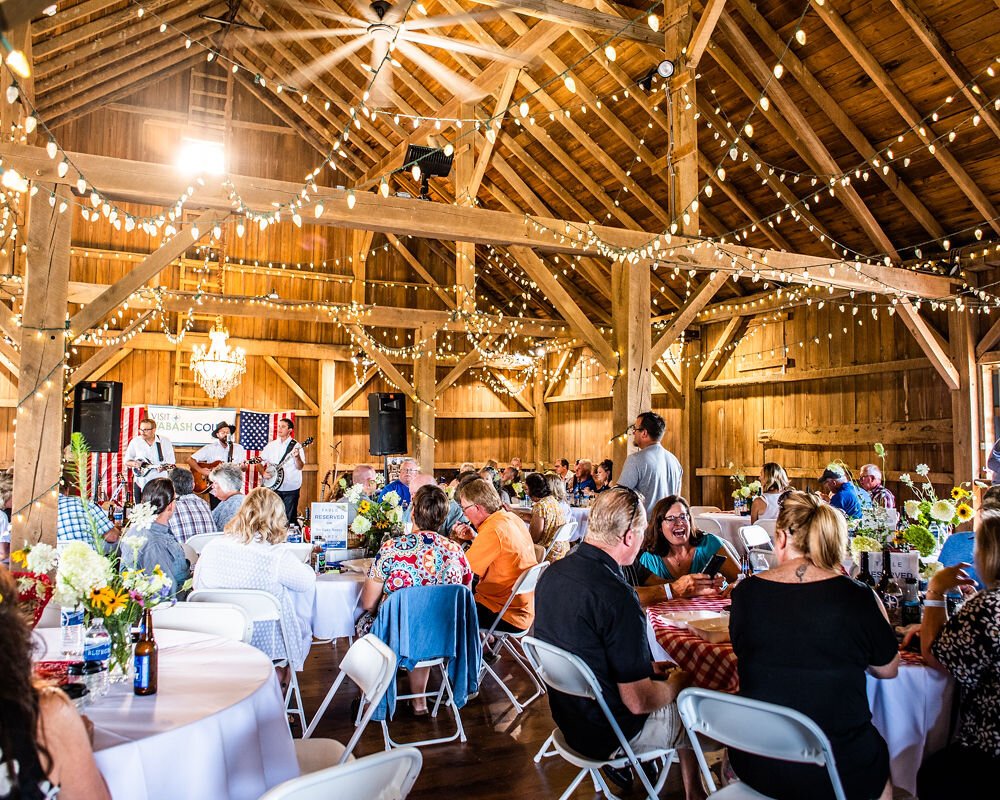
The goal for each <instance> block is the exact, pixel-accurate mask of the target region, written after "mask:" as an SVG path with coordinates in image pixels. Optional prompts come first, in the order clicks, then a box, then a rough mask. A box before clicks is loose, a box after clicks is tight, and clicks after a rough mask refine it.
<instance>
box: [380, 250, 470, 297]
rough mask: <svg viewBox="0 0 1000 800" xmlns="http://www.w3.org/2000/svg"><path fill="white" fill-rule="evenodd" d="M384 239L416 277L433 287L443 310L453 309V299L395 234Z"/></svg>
mask: <svg viewBox="0 0 1000 800" xmlns="http://www.w3.org/2000/svg"><path fill="white" fill-rule="evenodd" d="M385 238H386V239H388V240H389V244H391V245H392V246H393V247H395V248H396V250H398V251H399V254H400V255H401V256H402V257H403V260H404V261H405V262H406V263H407V264H409V265H410V267H411V269H412V270H413V271H414V272H416V273H417V275H419V276H420V277H421V278H422V279H423V280H424V282H425V283H427V284H429V285H430V286H432V287H434V293H435V294H436V295H437V296H438V297H439V298H440V299H441V302H443V303H444V305H445V308H454V307H455V298H454V297H452V296H451V295H449V294H448V293H447V292H446V291H445V290H444V289H442V288H441V287H440V286H439V285H438V282H437V280H435V278H434V276H433V275H431V274H430V273H429V272H428V271H427V270H426V269H424V265H423V264H421V263H420V262H419V261H418V260H417V259H416V257H415V256H414V255H413V253H411V252H410V251H409V249H408V248H407V246H406V245H405V244H403V243H402V242H401V241H400V240H399V237H398V236H396V235H395V234H392V233H387V234H386V235H385Z"/></svg>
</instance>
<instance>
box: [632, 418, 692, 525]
mask: <svg viewBox="0 0 1000 800" xmlns="http://www.w3.org/2000/svg"><path fill="white" fill-rule="evenodd" d="M666 427H667V423H666V422H664V420H663V417H661V416H660V415H659V414H657V413H655V412H653V411H643V412H642V413H641V414H639V416H638V417H636V418H635V424H634V425H632V427H631V429H630V430H631V433H632V444H634V445H635V446H636V447H638V448H639V450H638V452H636V453H632V455H630V456H629V457H628V458H627V459H625V466H624V467H622V472H621V475H620V476H619V478H618V485H619V486H627V487H629V488H630V489H634V490H635V491H637V492H638V493H639V494H641V495H642V497H643V500H644V501H645V503H646V513H647V514H648V515H649V516H650V517H652V513H653V506H654V505H656V501H657V500H660V499H662V498H664V497H667V496H669V495H672V494H680V493H681V478H682V477H683V476H684V470H683V468H682V467H681V463H680V462H679V461H678V460H677V457H676V456H675V455H674V454H673V453H671V452H670V451H669V450H667V449H666V448H665V447H663V446H662V445H661V444H660V439H662V438H663V431H664V430H666Z"/></svg>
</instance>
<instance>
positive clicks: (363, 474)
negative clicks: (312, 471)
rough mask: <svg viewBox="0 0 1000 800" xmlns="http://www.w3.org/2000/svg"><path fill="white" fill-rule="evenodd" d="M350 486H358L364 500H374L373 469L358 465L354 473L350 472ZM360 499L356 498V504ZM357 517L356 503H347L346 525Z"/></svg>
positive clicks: (342, 500)
mask: <svg viewBox="0 0 1000 800" xmlns="http://www.w3.org/2000/svg"><path fill="white" fill-rule="evenodd" d="M351 486H360V487H361V493H362V494H363V495H364V499H367V500H374V499H375V495H377V494H378V481H377V480H376V478H375V468H374V467H372V466H371V465H369V464H358V465H357V466H356V467H355V468H354V471H353V472H351ZM361 499H362V498H360V497H359V498H358V502H360V501H361ZM344 500H345V498H341V502H344ZM357 515H358V505H357V503H351V502H350V501H347V524H348V525H350V524H351V523H352V522H354V518H355V517H356V516H357Z"/></svg>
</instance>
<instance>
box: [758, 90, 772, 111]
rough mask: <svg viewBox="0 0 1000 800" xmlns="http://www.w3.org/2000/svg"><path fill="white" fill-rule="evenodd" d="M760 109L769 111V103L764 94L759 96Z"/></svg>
mask: <svg viewBox="0 0 1000 800" xmlns="http://www.w3.org/2000/svg"><path fill="white" fill-rule="evenodd" d="M760 107H761V109H762V110H764V111H770V109H771V101H770V100H768V99H767V95H766V94H764V95H761V97H760Z"/></svg>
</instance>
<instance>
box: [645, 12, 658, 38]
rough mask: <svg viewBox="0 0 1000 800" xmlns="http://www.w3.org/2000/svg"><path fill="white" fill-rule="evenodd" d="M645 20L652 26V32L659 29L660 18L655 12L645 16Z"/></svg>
mask: <svg viewBox="0 0 1000 800" xmlns="http://www.w3.org/2000/svg"><path fill="white" fill-rule="evenodd" d="M646 22H647V23H649V27H650V28H652V30H653V33H656V32H657V31H658V30H660V18H659V17H658V16H656V14H650V15H649V16H648V17H646Z"/></svg>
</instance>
